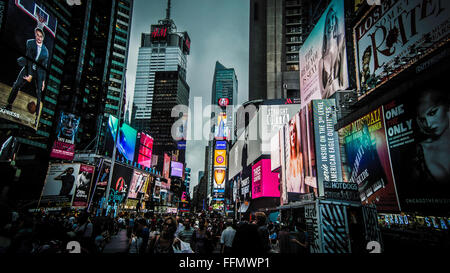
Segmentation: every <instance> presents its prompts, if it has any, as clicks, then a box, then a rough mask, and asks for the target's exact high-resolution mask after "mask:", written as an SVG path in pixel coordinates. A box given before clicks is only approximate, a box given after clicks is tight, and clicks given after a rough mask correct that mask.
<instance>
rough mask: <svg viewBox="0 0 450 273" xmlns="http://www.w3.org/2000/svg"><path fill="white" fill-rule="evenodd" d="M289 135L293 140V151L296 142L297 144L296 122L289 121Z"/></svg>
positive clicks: (291, 140)
mask: <svg viewBox="0 0 450 273" xmlns="http://www.w3.org/2000/svg"><path fill="white" fill-rule="evenodd" d="M289 137H290V142H291V152H292V151H294V152H295V148H296V144H297V127H296V126H295V122H294V121H291V122H289Z"/></svg>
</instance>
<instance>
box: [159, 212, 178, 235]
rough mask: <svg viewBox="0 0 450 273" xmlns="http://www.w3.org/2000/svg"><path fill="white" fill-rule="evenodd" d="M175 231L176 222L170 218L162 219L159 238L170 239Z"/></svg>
mask: <svg viewBox="0 0 450 273" xmlns="http://www.w3.org/2000/svg"><path fill="white" fill-rule="evenodd" d="M176 231H177V222H176V221H175V219H174V218H173V217H171V216H168V217H166V218H165V219H164V222H163V226H162V232H161V236H162V237H164V238H165V239H172V238H173V237H174V235H175V232H176Z"/></svg>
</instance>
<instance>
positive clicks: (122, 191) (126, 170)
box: [109, 163, 133, 205]
mask: <svg viewBox="0 0 450 273" xmlns="http://www.w3.org/2000/svg"><path fill="white" fill-rule="evenodd" d="M132 178H133V169H132V168H130V167H127V166H124V165H121V164H117V163H116V164H114V169H113V173H112V178H111V188H110V193H109V203H110V204H115V205H119V204H122V203H123V202H125V199H126V198H127V195H128V191H129V190H130V185H131V179H132Z"/></svg>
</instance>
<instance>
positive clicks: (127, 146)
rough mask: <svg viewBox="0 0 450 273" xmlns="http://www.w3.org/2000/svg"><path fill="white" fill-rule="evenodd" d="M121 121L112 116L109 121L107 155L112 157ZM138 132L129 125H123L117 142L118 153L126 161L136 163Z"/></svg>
mask: <svg viewBox="0 0 450 273" xmlns="http://www.w3.org/2000/svg"><path fill="white" fill-rule="evenodd" d="M118 122H119V120H118V119H117V118H116V117H114V116H112V115H110V116H109V119H108V132H107V137H106V155H107V156H112V152H113V147H114V141H115V140H116V132H117V127H118ZM136 138H137V131H136V130H135V129H133V128H131V127H130V126H129V125H128V124H125V123H123V124H122V126H121V127H120V130H119V140H118V141H117V151H118V152H119V154H120V155H121V156H123V157H124V158H125V159H126V160H129V161H132V162H133V161H134V152H135V147H136Z"/></svg>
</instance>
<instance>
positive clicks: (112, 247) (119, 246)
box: [103, 229, 128, 254]
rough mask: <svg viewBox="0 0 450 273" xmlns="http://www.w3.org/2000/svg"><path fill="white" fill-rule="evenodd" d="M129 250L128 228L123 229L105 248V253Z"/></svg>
mask: <svg viewBox="0 0 450 273" xmlns="http://www.w3.org/2000/svg"><path fill="white" fill-rule="evenodd" d="M127 250H128V237H127V230H126V229H121V230H120V231H119V233H117V235H114V236H112V237H111V241H109V243H108V244H107V245H106V246H105V248H104V249H103V253H104V254H114V253H126V252H127Z"/></svg>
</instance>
